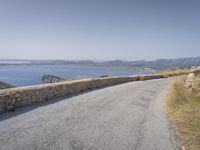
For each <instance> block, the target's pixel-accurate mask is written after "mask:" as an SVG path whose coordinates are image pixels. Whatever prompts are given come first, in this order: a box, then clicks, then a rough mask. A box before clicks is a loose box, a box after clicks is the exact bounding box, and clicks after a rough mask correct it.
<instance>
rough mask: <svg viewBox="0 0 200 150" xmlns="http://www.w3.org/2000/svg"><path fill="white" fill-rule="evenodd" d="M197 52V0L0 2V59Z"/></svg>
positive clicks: (105, 57) (199, 29) (146, 56)
mask: <svg viewBox="0 0 200 150" xmlns="http://www.w3.org/2000/svg"><path fill="white" fill-rule="evenodd" d="M190 56H200V0H71V1H69V0H0V58H3V59H16V58H17V59H69V60H73V59H76V60H77V59H92V60H109V59H122V60H140V59H146V60H152V59H157V58H176V57H190Z"/></svg>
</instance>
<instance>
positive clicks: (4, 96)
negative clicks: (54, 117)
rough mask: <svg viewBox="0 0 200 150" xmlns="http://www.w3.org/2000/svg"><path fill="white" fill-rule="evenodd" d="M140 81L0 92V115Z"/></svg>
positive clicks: (77, 83) (85, 82)
mask: <svg viewBox="0 0 200 150" xmlns="http://www.w3.org/2000/svg"><path fill="white" fill-rule="evenodd" d="M162 77H163V76H162V75H144V76H142V78H143V80H149V79H158V78H162ZM137 80H140V76H126V77H108V78H98V79H86V80H81V81H65V82H58V83H49V84H40V85H33V86H25V87H18V88H11V89H4V90H0V113H1V112H4V111H9V110H15V109H16V108H18V107H22V106H25V105H30V104H32V103H35V102H41V101H47V100H51V99H56V98H60V97H64V96H69V95H72V94H76V93H80V92H83V91H87V90H91V89H96V88H103V87H107V86H111V85H116V84H120V83H125V82H130V81H137Z"/></svg>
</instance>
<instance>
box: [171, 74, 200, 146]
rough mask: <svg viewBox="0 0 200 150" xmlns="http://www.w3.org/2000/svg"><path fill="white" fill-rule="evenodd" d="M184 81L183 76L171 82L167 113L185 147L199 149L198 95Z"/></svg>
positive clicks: (199, 107)
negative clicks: (186, 86)
mask: <svg viewBox="0 0 200 150" xmlns="http://www.w3.org/2000/svg"><path fill="white" fill-rule="evenodd" d="M184 83H185V78H181V79H179V80H176V81H175V82H173V84H172V87H171V89H170V91H169V93H168V95H167V113H168V116H169V119H170V120H171V121H172V122H173V123H174V124H175V125H176V127H177V131H178V136H179V138H180V140H181V142H182V145H183V146H184V147H185V149H186V150H200V97H199V96H198V93H197V92H196V91H188V90H187V89H186V88H185V87H184ZM199 85H200V84H199Z"/></svg>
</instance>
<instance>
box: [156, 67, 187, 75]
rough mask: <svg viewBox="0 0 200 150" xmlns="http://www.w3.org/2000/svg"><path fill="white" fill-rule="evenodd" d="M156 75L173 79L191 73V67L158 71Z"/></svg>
mask: <svg viewBox="0 0 200 150" xmlns="http://www.w3.org/2000/svg"><path fill="white" fill-rule="evenodd" d="M155 73H156V74H161V75H163V76H164V77H173V76H179V75H185V74H188V73H190V67H182V68H173V69H164V70H158V71H155Z"/></svg>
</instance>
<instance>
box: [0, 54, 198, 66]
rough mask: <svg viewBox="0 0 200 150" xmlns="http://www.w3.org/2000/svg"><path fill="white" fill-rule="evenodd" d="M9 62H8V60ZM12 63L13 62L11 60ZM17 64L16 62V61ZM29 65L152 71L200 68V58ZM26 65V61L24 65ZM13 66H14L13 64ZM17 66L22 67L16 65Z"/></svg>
mask: <svg viewBox="0 0 200 150" xmlns="http://www.w3.org/2000/svg"><path fill="white" fill-rule="evenodd" d="M7 61H8V60H7ZM9 61H11V60H9ZM12 61H13V60H12ZM1 62H2V61H0V65H11V64H12V63H7V64H6V63H5V62H4V63H1ZM14 62H16V60H14ZM28 62H29V63H27V64H26V65H57V64H61V65H88V66H107V67H130V68H142V69H144V68H152V69H166V68H176V67H190V66H200V57H191V58H177V59H157V60H154V61H145V60H139V61H122V60H112V61H104V62H97V61H91V60H80V61H68V60H28ZM22 64H23V65H25V63H24V61H23V63H22ZM12 65H13V64H12ZM15 65H20V63H16V64H15Z"/></svg>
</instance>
